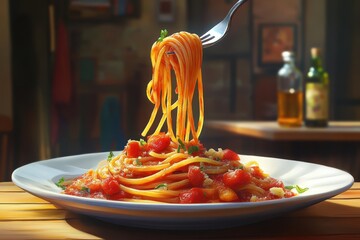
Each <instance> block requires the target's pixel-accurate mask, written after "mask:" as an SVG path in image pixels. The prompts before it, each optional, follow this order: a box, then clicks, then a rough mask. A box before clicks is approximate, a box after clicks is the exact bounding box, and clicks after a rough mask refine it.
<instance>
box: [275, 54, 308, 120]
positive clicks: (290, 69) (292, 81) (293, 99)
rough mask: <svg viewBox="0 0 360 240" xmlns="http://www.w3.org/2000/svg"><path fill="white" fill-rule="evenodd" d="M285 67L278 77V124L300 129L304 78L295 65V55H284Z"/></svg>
mask: <svg viewBox="0 0 360 240" xmlns="http://www.w3.org/2000/svg"><path fill="white" fill-rule="evenodd" d="M282 57H283V61H284V65H283V67H282V68H281V69H280V70H279V72H278V75H277V108H278V116H277V122H278V124H279V125H280V126H283V127H300V126H301V125H302V122H303V76H302V74H301V72H300V70H299V69H298V68H297V67H296V65H295V57H294V53H293V52H290V51H285V52H283V53H282Z"/></svg>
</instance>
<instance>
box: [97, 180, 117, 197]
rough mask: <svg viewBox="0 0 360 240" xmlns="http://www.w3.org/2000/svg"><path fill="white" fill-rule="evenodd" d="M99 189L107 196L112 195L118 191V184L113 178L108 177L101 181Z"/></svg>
mask: <svg viewBox="0 0 360 240" xmlns="http://www.w3.org/2000/svg"><path fill="white" fill-rule="evenodd" d="M101 187H102V189H103V190H104V192H105V193H106V194H108V195H113V194H115V193H118V192H119V191H120V186H119V183H118V182H117V181H116V180H115V179H114V178H113V177H108V178H106V179H105V180H103V181H102V183H101Z"/></svg>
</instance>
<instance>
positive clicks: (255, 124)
mask: <svg viewBox="0 0 360 240" xmlns="http://www.w3.org/2000/svg"><path fill="white" fill-rule="evenodd" d="M205 124H206V125H205V126H206V127H208V128H211V129H217V130H220V131H226V132H229V133H232V134H239V135H243V136H248V137H255V138H261V139H268V140H289V141H317V140H319V141H360V122H353V121H351V122H350V121H341V122H329V126H328V127H326V128H309V127H305V126H302V127H292V128H290V127H280V126H279V125H278V123H277V122H275V121H207V122H206V123H205Z"/></svg>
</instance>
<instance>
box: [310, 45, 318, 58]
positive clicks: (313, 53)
mask: <svg viewBox="0 0 360 240" xmlns="http://www.w3.org/2000/svg"><path fill="white" fill-rule="evenodd" d="M310 52H311V57H318V56H320V48H316V47H313V48H311V49H310Z"/></svg>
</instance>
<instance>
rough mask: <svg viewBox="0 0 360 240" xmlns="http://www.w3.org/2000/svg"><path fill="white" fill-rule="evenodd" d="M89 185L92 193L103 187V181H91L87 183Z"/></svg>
mask: <svg viewBox="0 0 360 240" xmlns="http://www.w3.org/2000/svg"><path fill="white" fill-rule="evenodd" d="M87 187H88V188H89V189H90V193H93V192H96V191H99V190H100V189H101V182H100V180H99V181H95V180H93V181H91V182H89V183H88V184H87Z"/></svg>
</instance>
